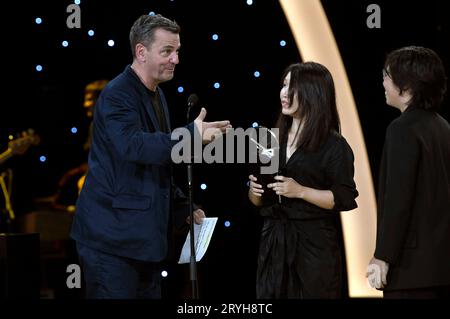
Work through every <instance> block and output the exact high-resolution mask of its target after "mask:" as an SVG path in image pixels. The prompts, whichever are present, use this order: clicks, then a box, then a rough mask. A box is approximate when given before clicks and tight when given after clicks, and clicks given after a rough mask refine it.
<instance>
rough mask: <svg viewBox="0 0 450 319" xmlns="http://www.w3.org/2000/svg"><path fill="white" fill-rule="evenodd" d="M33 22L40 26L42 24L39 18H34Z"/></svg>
mask: <svg viewBox="0 0 450 319" xmlns="http://www.w3.org/2000/svg"><path fill="white" fill-rule="evenodd" d="M34 22H36V24H41V23H42V19H41V18H39V17H38V18H36V20H34Z"/></svg>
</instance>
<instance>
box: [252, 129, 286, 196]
mask: <svg viewBox="0 0 450 319" xmlns="http://www.w3.org/2000/svg"><path fill="white" fill-rule="evenodd" d="M250 142H251V143H252V144H253V146H254V147H256V151H257V154H258V163H260V166H259V173H257V175H258V177H257V178H258V181H259V182H258V183H259V184H261V185H263V188H264V190H268V188H267V184H269V183H271V182H273V181H274V179H273V177H274V176H275V175H277V174H278V172H279V166H280V165H279V162H280V159H279V150H280V143H279V141H278V129H277V128H275V129H269V128H267V127H264V126H258V127H256V128H255V129H254V130H253V131H252V134H251V136H250ZM278 203H281V195H278Z"/></svg>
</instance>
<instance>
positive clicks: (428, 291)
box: [383, 285, 450, 299]
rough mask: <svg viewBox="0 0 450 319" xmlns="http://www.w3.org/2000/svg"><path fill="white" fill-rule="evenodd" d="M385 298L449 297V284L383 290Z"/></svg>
mask: <svg viewBox="0 0 450 319" xmlns="http://www.w3.org/2000/svg"><path fill="white" fill-rule="evenodd" d="M383 296H384V298H385V299H450V285H449V286H436V287H425V288H417V289H403V290H392V291H384V292H383Z"/></svg>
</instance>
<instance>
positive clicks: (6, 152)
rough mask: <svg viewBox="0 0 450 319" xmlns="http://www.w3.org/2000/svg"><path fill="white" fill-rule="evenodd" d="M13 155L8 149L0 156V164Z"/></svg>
mask: <svg viewBox="0 0 450 319" xmlns="http://www.w3.org/2000/svg"><path fill="white" fill-rule="evenodd" d="M13 155H14V154H13V151H12V150H11V149H10V148H8V149H7V150H6V151H4V152H3V153H1V154H0V164H2V163H3V162H5V161H6V160H7V159H8V158H10V157H11V156H13Z"/></svg>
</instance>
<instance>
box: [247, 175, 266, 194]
mask: <svg viewBox="0 0 450 319" xmlns="http://www.w3.org/2000/svg"><path fill="white" fill-rule="evenodd" d="M248 179H249V180H250V192H251V193H252V194H253V195H255V196H258V197H261V196H262V194H263V193H264V189H263V188H262V185H261V184H258V183H256V181H257V180H258V179H257V178H256V177H255V176H253V175H250V176H249V177H248Z"/></svg>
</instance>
